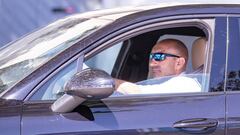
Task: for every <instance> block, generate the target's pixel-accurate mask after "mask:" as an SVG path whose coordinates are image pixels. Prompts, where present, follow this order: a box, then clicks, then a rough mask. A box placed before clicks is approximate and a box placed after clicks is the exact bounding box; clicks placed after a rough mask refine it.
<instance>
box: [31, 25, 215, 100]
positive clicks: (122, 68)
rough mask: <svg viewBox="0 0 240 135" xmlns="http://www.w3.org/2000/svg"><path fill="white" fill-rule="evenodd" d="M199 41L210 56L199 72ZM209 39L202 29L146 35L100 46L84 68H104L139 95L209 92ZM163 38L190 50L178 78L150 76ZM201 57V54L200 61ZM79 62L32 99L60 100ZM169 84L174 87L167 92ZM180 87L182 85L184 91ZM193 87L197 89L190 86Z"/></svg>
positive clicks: (86, 59)
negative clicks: (152, 55) (194, 62)
mask: <svg viewBox="0 0 240 135" xmlns="http://www.w3.org/2000/svg"><path fill="white" fill-rule="evenodd" d="M199 38H204V39H205V40H206V42H204V45H207V47H206V48H204V49H203V54H204V53H205V54H204V56H205V55H207V56H209V57H204V58H203V61H202V62H201V64H200V66H199V67H198V68H197V69H193V65H192V56H191V55H192V54H191V52H192V47H193V44H194V42H195V41H196V40H197V39H199ZM209 38H210V37H207V34H206V33H205V31H203V30H202V28H198V27H196V26H184V27H170V28H164V29H159V30H155V31H150V32H145V33H143V34H139V35H136V36H134V37H131V38H129V39H125V40H124V41H119V42H118V43H115V44H112V45H106V46H99V47H98V48H95V49H93V50H90V51H89V52H86V53H85V56H84V61H83V68H95V69H101V70H104V71H106V72H107V73H108V74H110V75H111V76H112V77H113V78H115V79H120V80H125V81H127V82H129V83H132V84H134V85H137V86H138V87H139V88H140V89H141V92H140V93H137V94H160V93H188V92H191V93H192V92H208V91H209V90H208V84H209V73H208V72H206V70H204V69H205V68H206V66H205V63H207V59H208V58H210V56H211V54H206V53H207V50H208V47H209V44H208V43H209V42H208V40H209ZM164 39H178V40H180V41H182V42H183V43H184V44H185V45H186V47H187V50H188V51H189V54H188V55H189V56H188V57H189V60H188V62H187V63H188V64H187V69H186V71H184V72H182V73H181V74H180V75H178V76H167V77H162V78H153V77H152V76H151V75H150V74H149V57H150V55H149V54H150V52H151V49H152V48H153V46H154V45H155V44H156V43H157V42H158V41H161V40H164ZM201 46H203V45H201ZM201 57H203V56H201ZM201 57H200V55H199V59H197V61H200V59H202V58H201ZM76 63H77V62H73V63H72V64H70V65H68V66H66V67H65V68H64V69H63V70H61V71H60V72H59V73H57V74H56V75H54V77H52V78H51V79H50V80H48V81H47V83H45V84H44V85H43V86H41V88H40V89H39V90H38V91H37V92H36V93H35V94H34V95H33V96H32V97H31V100H55V99H57V98H59V97H60V96H61V95H62V94H63V90H64V84H65V83H66V82H67V80H69V79H70V78H71V77H72V76H73V75H74V73H76V72H77V64H76ZM166 82H167V83H166ZM174 82H175V83H174ZM176 82H177V83H176ZM156 83H157V84H156ZM158 84H161V85H159V86H161V88H160V87H159V86H157V85H158ZM167 84H168V85H169V84H170V85H171V86H174V87H168V88H166V89H165V86H166V85H167ZM177 84H179V86H180V85H181V89H180V87H178V85H177ZM191 84H193V85H194V86H195V87H191ZM150 85H152V86H150ZM149 86H150V87H149ZM184 86H189V87H188V89H187V90H186V89H185V90H183V89H184ZM120 88H127V87H120ZM144 89H146V90H144ZM149 89H150V90H149ZM164 89H165V90H164ZM170 89H171V90H170ZM150 91H152V92H150ZM162 91H165V92H162ZM166 91H167V92H166ZM119 92H120V94H119ZM121 92H122V91H118V90H117V91H116V92H115V93H114V95H113V96H118V95H129V93H127V94H126V93H121Z"/></svg>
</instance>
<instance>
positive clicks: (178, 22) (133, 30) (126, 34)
mask: <svg viewBox="0 0 240 135" xmlns="http://www.w3.org/2000/svg"><path fill="white" fill-rule="evenodd" d="M186 16H189V15H186ZM170 18H173V19H169V17H166V18H165V17H163V18H158V19H153V20H148V21H145V22H140V23H137V24H133V25H131V26H129V27H126V28H124V29H122V30H121V31H118V32H116V33H113V34H110V35H108V36H106V37H105V38H104V39H110V40H105V41H106V42H104V43H102V44H101V41H99V42H100V44H98V42H96V43H95V44H93V45H91V46H90V47H88V48H86V49H85V50H83V52H81V53H79V54H78V55H76V56H74V57H73V58H71V59H70V60H69V61H68V62H66V63H64V64H63V65H62V66H60V67H59V68H57V69H56V70H55V71H54V72H53V73H51V74H50V75H49V76H48V77H46V78H45V79H44V80H43V81H42V82H41V83H39V84H38V85H37V86H36V87H35V88H34V89H33V90H32V91H31V92H30V93H29V94H28V95H27V97H26V98H25V99H24V101H28V100H29V99H30V97H31V96H32V95H33V94H34V93H35V92H36V91H37V90H38V89H39V88H40V87H41V86H42V85H44V84H45V82H47V81H48V80H49V79H51V78H52V77H53V76H55V74H57V73H58V72H59V71H61V70H62V69H63V68H64V67H65V66H67V65H68V64H70V63H71V62H73V61H74V60H76V59H78V63H82V62H83V61H82V59H81V60H80V56H82V55H84V59H87V58H89V57H90V56H91V55H94V54H96V53H98V52H100V51H101V50H104V49H106V48H108V47H111V46H112V45H114V44H116V43H118V42H121V41H124V40H126V39H129V38H132V37H134V36H136V35H139V34H142V33H146V32H150V31H154V30H159V29H164V28H170V27H171V26H172V27H174V28H176V27H184V26H196V27H203V28H205V29H204V30H206V31H205V33H206V34H207V36H208V38H209V39H210V41H209V43H212V40H214V32H213V31H212V29H211V28H210V27H211V26H209V25H208V24H207V23H206V22H204V21H203V20H206V19H212V20H215V17H212V16H198V15H196V16H194V17H191V18H187V17H186V18H184V17H183V18H178V17H176V18H174V17H170ZM173 25H174V26H173ZM129 29H130V30H129ZM115 34H117V35H115ZM114 35H115V36H114ZM112 36H113V37H112ZM109 37H112V38H109ZM104 39H102V40H104ZM212 45H213V44H212ZM210 50H211V49H209V50H208V53H209V51H210ZM209 59H210V58H208V59H207V61H208V63H209ZM210 63H211V62H210ZM77 65H79V64H77ZM78 69H79V67H78ZM210 69H211V64H210V65H209V64H208V66H207V68H205V70H206V71H209V70H210ZM208 83H210V81H209V82H208ZM201 93H202V92H201ZM204 93H205V92H204ZM206 93H209V92H206ZM186 94H193V93H184V95H186ZM196 94H197V93H196ZM198 94H199V93H198ZM170 95H174V94H170ZM40 101H42V100H40Z"/></svg>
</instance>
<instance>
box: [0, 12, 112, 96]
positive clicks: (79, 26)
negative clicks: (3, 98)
mask: <svg viewBox="0 0 240 135" xmlns="http://www.w3.org/2000/svg"><path fill="white" fill-rule="evenodd" d="M112 21H113V20H111V19H104V18H100V17H98V18H79V17H76V16H73V17H68V18H65V19H62V20H59V21H57V22H55V23H52V24H50V25H48V26H46V27H44V28H43V29H40V30H39V31H36V32H34V33H32V34H30V35H27V36H25V37H24V38H22V39H20V40H18V41H15V42H13V43H10V44H8V45H7V46H6V47H4V48H2V49H1V50H0V56H1V57H0V93H1V92H2V91H4V90H6V89H8V88H10V87H12V86H13V85H14V84H16V83H17V82H18V81H20V80H22V79H23V78H25V77H26V76H27V75H29V74H30V73H31V72H33V71H34V70H36V69H37V68H38V67H40V66H41V65H43V64H44V63H46V62H47V61H48V60H49V59H51V58H53V57H54V56H56V55H57V54H59V53H60V52H62V51H63V50H65V49H66V48H68V47H70V46H71V45H73V44H74V43H76V42H78V41H79V40H81V39H82V38H83V37H85V36H86V35H88V34H89V33H92V32H94V31H96V30H97V29H98V28H100V27H102V26H104V25H106V24H108V23H110V22H112Z"/></svg>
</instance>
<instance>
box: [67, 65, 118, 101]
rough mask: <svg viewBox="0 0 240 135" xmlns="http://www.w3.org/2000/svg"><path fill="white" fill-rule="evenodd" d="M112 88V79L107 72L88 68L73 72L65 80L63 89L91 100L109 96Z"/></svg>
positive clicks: (112, 90) (70, 93) (69, 93)
mask: <svg viewBox="0 0 240 135" xmlns="http://www.w3.org/2000/svg"><path fill="white" fill-rule="evenodd" d="M114 88H115V85H114V80H113V79H112V77H111V76H110V75H109V74H108V73H106V72H105V71H102V70H98V69H90V68H88V69H85V70H82V71H81V72H79V73H77V74H75V75H74V76H73V77H72V78H71V80H70V81H68V82H67V84H66V85H65V89H64V90H65V92H66V93H67V94H68V95H73V96H78V97H82V98H85V99H87V100H93V99H102V98H106V97H108V96H110V95H111V94H112V93H113V92H114Z"/></svg>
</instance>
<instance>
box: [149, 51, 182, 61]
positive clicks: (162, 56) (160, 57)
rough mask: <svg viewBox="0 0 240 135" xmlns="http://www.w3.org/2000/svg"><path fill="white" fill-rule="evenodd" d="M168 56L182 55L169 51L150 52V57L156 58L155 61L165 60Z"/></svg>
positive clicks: (151, 58)
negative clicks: (169, 52)
mask: <svg viewBox="0 0 240 135" xmlns="http://www.w3.org/2000/svg"><path fill="white" fill-rule="evenodd" d="M166 57H176V58H180V56H177V55H174V54H168V53H159V52H157V53H150V56H149V59H150V60H153V59H154V60H155V61H163V60H165V59H166Z"/></svg>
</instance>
